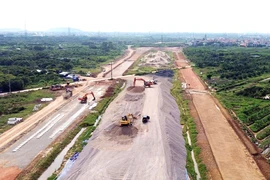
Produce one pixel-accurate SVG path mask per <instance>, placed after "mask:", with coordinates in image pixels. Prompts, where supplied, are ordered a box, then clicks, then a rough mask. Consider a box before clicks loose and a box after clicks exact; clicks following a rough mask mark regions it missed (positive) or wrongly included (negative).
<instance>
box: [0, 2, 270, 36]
mask: <svg viewBox="0 0 270 180" xmlns="http://www.w3.org/2000/svg"><path fill="white" fill-rule="evenodd" d="M258 2H259V3H256V4H255V3H254V1H244V0H239V1H233V0H227V1H221V0H220V1H216V0H205V1H199V0H191V1H183V0H167V1H163V2H160V1H154V0H147V1H143V0H137V1H125V0H115V1H109V0H99V1H86V0H77V1H71V0H65V1H64V0H58V1H53V0H47V1H44V0H39V1H38V2H37V1H34V0H25V1H19V0H10V1H7V0H5V1H4V2H2V3H1V4H2V7H4V8H3V9H2V10H1V12H0V17H1V24H0V29H6V28H19V29H21V30H24V29H25V28H26V30H27V31H47V30H49V29H52V28H67V27H70V28H75V29H79V30H82V31H86V32H99V31H100V32H153V33H154V32H167V33H169V32H191V33H270V25H269V24H267V20H268V16H269V15H268V5H269V4H270V2H268V1H266V0H260V1H258Z"/></svg>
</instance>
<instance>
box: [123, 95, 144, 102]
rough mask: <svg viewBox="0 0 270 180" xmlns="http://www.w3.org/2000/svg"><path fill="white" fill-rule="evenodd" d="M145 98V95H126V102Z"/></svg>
mask: <svg viewBox="0 0 270 180" xmlns="http://www.w3.org/2000/svg"><path fill="white" fill-rule="evenodd" d="M142 98H143V94H135V95H134V94H126V95H125V100H126V101H138V100H140V99H142Z"/></svg>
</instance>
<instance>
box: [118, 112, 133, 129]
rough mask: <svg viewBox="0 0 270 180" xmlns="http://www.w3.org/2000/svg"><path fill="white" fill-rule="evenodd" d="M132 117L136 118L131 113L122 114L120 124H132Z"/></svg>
mask: <svg viewBox="0 0 270 180" xmlns="http://www.w3.org/2000/svg"><path fill="white" fill-rule="evenodd" d="M134 119H136V117H134V116H133V114H128V115H127V116H123V117H122V119H121V120H120V126H129V125H132V123H133V121H134Z"/></svg>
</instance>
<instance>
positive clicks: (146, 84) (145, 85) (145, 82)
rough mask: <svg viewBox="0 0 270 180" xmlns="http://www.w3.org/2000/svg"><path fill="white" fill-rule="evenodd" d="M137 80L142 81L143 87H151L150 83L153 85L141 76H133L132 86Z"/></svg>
mask: <svg viewBox="0 0 270 180" xmlns="http://www.w3.org/2000/svg"><path fill="white" fill-rule="evenodd" d="M137 80H140V81H143V82H144V87H151V85H153V83H152V82H151V81H145V80H144V79H143V78H134V81H133V86H135V85H136V81H137Z"/></svg>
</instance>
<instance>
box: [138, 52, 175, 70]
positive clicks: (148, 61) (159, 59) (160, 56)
mask: <svg viewBox="0 0 270 180" xmlns="http://www.w3.org/2000/svg"><path fill="white" fill-rule="evenodd" d="M170 61H171V58H170V56H169V55H168V54H166V53H165V52H163V51H157V52H150V53H148V54H147V55H145V56H144V57H143V58H142V59H141V63H140V64H139V66H154V67H157V68H160V67H166V66H167V65H168V64H169V63H170Z"/></svg>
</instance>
